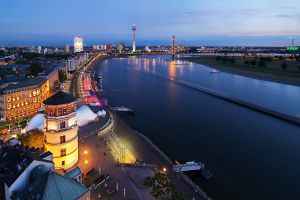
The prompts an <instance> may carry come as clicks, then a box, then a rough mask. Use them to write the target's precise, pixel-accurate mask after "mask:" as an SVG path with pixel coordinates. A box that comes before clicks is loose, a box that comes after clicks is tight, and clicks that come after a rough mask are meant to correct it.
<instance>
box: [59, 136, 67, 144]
mask: <svg viewBox="0 0 300 200" xmlns="http://www.w3.org/2000/svg"><path fill="white" fill-rule="evenodd" d="M65 142H66V136H65V135H63V136H60V143H65Z"/></svg>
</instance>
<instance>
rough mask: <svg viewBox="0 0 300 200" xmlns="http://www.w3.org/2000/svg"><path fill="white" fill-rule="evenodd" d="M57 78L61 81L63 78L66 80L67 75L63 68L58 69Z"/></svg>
mask: <svg viewBox="0 0 300 200" xmlns="http://www.w3.org/2000/svg"><path fill="white" fill-rule="evenodd" d="M58 79H59V82H61V83H63V82H64V81H65V80H67V75H66V73H65V72H64V71H63V70H59V71H58Z"/></svg>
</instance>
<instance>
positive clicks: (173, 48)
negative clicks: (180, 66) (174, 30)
mask: <svg viewBox="0 0 300 200" xmlns="http://www.w3.org/2000/svg"><path fill="white" fill-rule="evenodd" d="M171 55H172V60H174V58H175V35H172V45H171Z"/></svg>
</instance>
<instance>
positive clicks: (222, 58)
mask: <svg viewBox="0 0 300 200" xmlns="http://www.w3.org/2000/svg"><path fill="white" fill-rule="evenodd" d="M216 61H222V62H224V63H231V64H234V63H235V59H234V58H232V57H226V56H217V57H216Z"/></svg>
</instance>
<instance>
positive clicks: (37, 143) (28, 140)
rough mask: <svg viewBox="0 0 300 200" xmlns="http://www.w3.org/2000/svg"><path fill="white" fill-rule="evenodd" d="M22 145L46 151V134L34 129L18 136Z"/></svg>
mask: <svg viewBox="0 0 300 200" xmlns="http://www.w3.org/2000/svg"><path fill="white" fill-rule="evenodd" d="M18 137H19V139H20V141H21V143H22V145H24V146H28V147H34V148H39V149H44V139H45V136H44V132H43V131H41V130H39V129H33V130H30V131H28V132H27V133H24V134H20V135H18Z"/></svg>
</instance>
